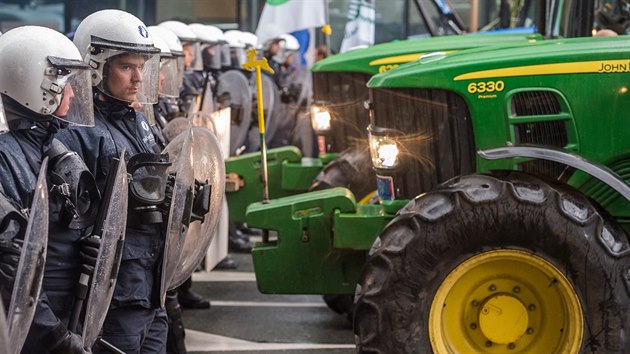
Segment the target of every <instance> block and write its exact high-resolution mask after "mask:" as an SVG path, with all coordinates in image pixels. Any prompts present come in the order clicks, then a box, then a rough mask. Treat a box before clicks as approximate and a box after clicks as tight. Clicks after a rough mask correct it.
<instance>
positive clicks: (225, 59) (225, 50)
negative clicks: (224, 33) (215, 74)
mask: <svg viewBox="0 0 630 354" xmlns="http://www.w3.org/2000/svg"><path fill="white" fill-rule="evenodd" d="M230 65H231V61H230V46H228V45H227V43H224V44H221V66H222V67H224V66H225V67H227V66H230Z"/></svg>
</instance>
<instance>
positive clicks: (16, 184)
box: [0, 26, 98, 353]
mask: <svg viewBox="0 0 630 354" xmlns="http://www.w3.org/2000/svg"><path fill="white" fill-rule="evenodd" d="M0 62H2V69H1V70H0V87H2V94H1V96H2V102H3V104H4V106H5V109H6V118H7V122H8V124H9V127H10V129H11V131H10V132H9V133H7V134H3V135H2V136H0V176H2V177H1V178H0V186H1V189H2V192H3V193H4V194H5V195H7V196H8V197H9V198H11V199H12V200H13V201H15V202H16V203H17V204H18V205H19V208H21V209H26V208H28V207H29V205H30V201H31V200H32V198H33V195H32V194H33V190H34V187H35V184H36V181H37V175H38V173H39V171H40V167H41V164H42V160H43V158H44V155H45V154H48V153H50V151H51V150H54V151H55V152H57V153H63V152H64V151H65V152H66V153H68V152H67V150H65V148H64V147H63V146H62V145H60V144H59V143H58V142H57V141H55V140H54V136H55V134H56V133H57V131H58V130H59V129H60V128H61V127H62V126H64V125H66V124H67V123H78V124H84V125H91V124H92V122H93V114H92V105H91V102H90V100H88V99H86V98H89V92H90V86H91V85H90V76H89V67H88V66H87V65H86V64H85V63H83V61H82V58H81V55H80V54H79V52H78V50H77V48H76V47H75V46H74V44H73V43H72V42H71V41H70V40H69V39H67V38H66V37H65V36H63V35H62V34H61V33H58V32H56V31H53V30H51V29H48V28H43V27H37V26H25V27H18V28H15V29H13V30H11V31H9V32H7V33H5V34H4V35H2V37H0ZM69 154H70V153H69ZM53 155H55V154H53ZM70 155H72V154H70ZM70 155H67V157H68V159H66V162H68V161H72V166H70V167H72V168H68V167H69V166H68V165H64V163H65V162H61V161H59V159H57V160H55V158H54V157H55V156H51V157H52V158H51V161H50V162H49V166H50V168H49V171H50V175H49V183H50V184H51V187H52V190H51V203H50V205H49V208H50V210H49V217H50V220H49V224H50V227H49V240H48V257H47V259H46V266H45V274H44V283H43V290H44V291H43V292H42V294H41V295H40V297H39V299H38V302H37V309H36V313H35V317H34V319H33V323H32V325H31V329H30V332H29V335H28V336H29V338H28V340H27V341H26V344H25V347H24V350H23V352H25V353H45V352H50V353H84V352H86V351H85V350H84V348H83V341H82V339H81V338H80V336H78V335H76V334H73V333H71V332H70V331H68V329H67V327H66V324H67V320H68V317H69V316H70V313H71V307H72V299H73V296H72V293H73V290H74V288H75V286H76V283H77V281H78V277H79V271H80V268H81V249H82V246H81V241H80V240H81V239H82V237H83V236H84V234H85V231H86V229H85V228H86V227H87V226H88V225H89V223H90V219H91V218H90V210H95V209H94V208H95V207H96V206H95V205H91V203H92V202H94V204H98V200H97V199H96V198H97V194H98V193H97V192H96V191H95V190H94V189H91V190H90V191H87V193H86V194H85V195H81V196H80V197H79V198H78V199H77V198H76V197H77V192H78V189H77V188H76V187H77V184H73V183H66V184H65V186H64V187H63V191H64V192H63V193H56V192H55V191H60V190H61V189H60V187H61V186H60V185H59V184H57V183H59V182H60V181H59V180H57V179H55V173H56V172H58V171H59V169H64V170H65V171H67V172H68V173H69V174H70V175H74V174H75V173H77V174H79V175H80V174H81V173H82V172H85V171H84V170H82V169H83V168H84V165H83V164H82V162H81V161H80V160H79V159H78V158H77V157H76V156H74V155H72V156H70ZM66 177H67V176H66ZM87 183H88V184H89V179H88V181H87ZM92 185H93V184H92ZM86 187H87V188H88V189H89V188H90V187H89V186H86ZM83 197H87V198H86V199H83ZM70 200H73V201H74V204H73V205H70V204H71V203H69V201H70ZM84 207H85V208H84ZM84 211H85V212H87V214H85V213H84ZM3 235H5V234H3ZM16 243H17V242H16V240H15V238H14V239H13V240H12V244H13V246H14V249H15V246H16ZM93 250H94V248H93V249H92V251H93ZM92 254H93V253H92Z"/></svg>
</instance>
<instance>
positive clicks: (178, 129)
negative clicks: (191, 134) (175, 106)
mask: <svg viewBox="0 0 630 354" xmlns="http://www.w3.org/2000/svg"><path fill="white" fill-rule="evenodd" d="M188 124H189V120H188V118H185V117H177V118H174V119H172V120H171V121H169V122H168V123H167V124H166V126H165V127H164V129H162V134H164V137H165V138H166V140H167V141H172V140H173V139H175V137H176V136H178V135H179V134H181V133H182V132H183V131H185V130H186V129H188Z"/></svg>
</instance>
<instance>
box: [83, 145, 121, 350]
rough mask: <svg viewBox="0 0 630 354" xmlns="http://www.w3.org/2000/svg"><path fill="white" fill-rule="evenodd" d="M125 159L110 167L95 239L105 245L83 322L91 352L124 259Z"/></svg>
mask: <svg viewBox="0 0 630 354" xmlns="http://www.w3.org/2000/svg"><path fill="white" fill-rule="evenodd" d="M124 156H125V151H123V152H122V153H121V154H120V157H119V159H118V160H116V161H115V163H112V165H111V167H110V171H109V173H108V175H107V182H106V185H105V190H104V191H103V198H102V200H101V205H100V209H99V214H98V217H97V220H96V223H95V225H94V231H93V235H96V236H100V238H101V245H100V248H99V251H98V259H97V261H96V265H95V267H94V274H93V276H92V281H91V283H90V293H89V296H88V298H87V303H86V306H85V316H84V322H83V344H84V347H85V348H91V347H92V346H93V345H94V343H95V342H96V339H97V337H98V334H99V332H100V330H101V327H102V326H103V322H104V321H105V315H106V314H107V309H108V308H109V303H110V302H111V299H112V295H113V294H114V288H115V285H116V279H117V276H118V268H119V266H120V261H121V258H122V247H123V242H124V240H125V228H126V226H127V201H128V181H127V164H126V163H125V159H124Z"/></svg>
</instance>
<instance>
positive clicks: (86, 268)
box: [79, 236, 101, 275]
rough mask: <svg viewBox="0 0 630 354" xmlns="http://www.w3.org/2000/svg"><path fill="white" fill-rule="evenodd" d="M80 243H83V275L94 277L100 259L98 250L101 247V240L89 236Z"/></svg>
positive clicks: (81, 252)
mask: <svg viewBox="0 0 630 354" xmlns="http://www.w3.org/2000/svg"><path fill="white" fill-rule="evenodd" d="M79 242H81V251H80V254H81V273H83V274H88V275H92V274H94V267H95V266H96V260H97V259H98V250H99V248H100V247H101V238H100V237H97V236H88V237H85V238H83V239H81V240H80V241H79Z"/></svg>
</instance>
